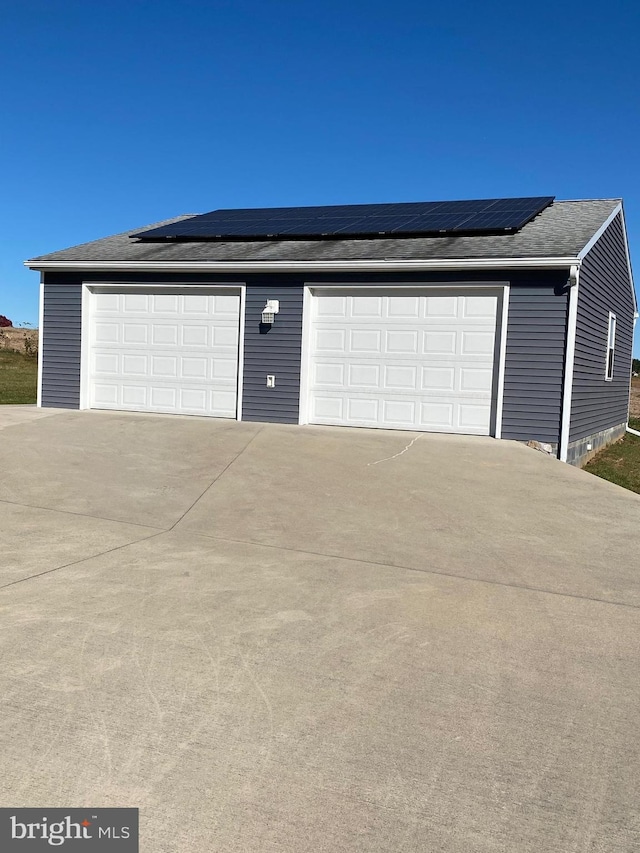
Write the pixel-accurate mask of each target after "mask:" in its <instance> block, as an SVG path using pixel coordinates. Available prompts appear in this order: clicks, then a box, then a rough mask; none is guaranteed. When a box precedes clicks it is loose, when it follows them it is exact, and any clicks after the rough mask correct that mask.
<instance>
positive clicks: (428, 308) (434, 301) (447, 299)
mask: <svg viewBox="0 0 640 853" xmlns="http://www.w3.org/2000/svg"><path fill="white" fill-rule="evenodd" d="M458 298H459V297H456V296H426V297H425V298H424V310H423V311H422V312H421V316H423V317H428V318H442V319H448V318H451V317H457V316H458Z"/></svg>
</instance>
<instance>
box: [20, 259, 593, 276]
mask: <svg viewBox="0 0 640 853" xmlns="http://www.w3.org/2000/svg"><path fill="white" fill-rule="evenodd" d="M577 260H578V259H577V258H576V257H575V256H566V257H547V256H545V257H539V258H535V257H526V258H450V259H437V260H433V259H427V260H425V259H422V260H396V259H393V258H388V259H383V260H337V261H133V260H131V261H38V260H30V261H25V262H24V266H26V267H29V269H34V270H44V271H46V270H69V271H71V270H82V271H83V272H91V271H100V272H109V271H111V272H115V271H118V270H126V271H128V272H143V271H148V272H174V271H176V272H182V273H187V272H221V273H225V272H227V273H228V272H233V273H246V272H314V271H318V272H331V271H338V272H349V271H358V270H359V271H364V272H375V271H379V272H396V271H397V272H405V271H408V270H417V271H424V272H426V271H428V270H442V271H448V270H478V269H562V268H564V267H570V266H571V265H572V264H575V263H576V261H577Z"/></svg>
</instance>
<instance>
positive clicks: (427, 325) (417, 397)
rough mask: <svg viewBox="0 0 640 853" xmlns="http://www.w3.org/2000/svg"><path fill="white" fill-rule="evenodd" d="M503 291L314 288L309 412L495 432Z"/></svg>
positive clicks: (315, 416)
mask: <svg viewBox="0 0 640 853" xmlns="http://www.w3.org/2000/svg"><path fill="white" fill-rule="evenodd" d="M498 296H499V291H496V290H491V291H489V290H485V289H482V290H479V289H476V290H470V289H466V290H462V289H455V290H454V289H452V290H432V291H430V292H426V291H423V290H413V291H411V290H403V291H375V290H366V291H364V290H363V291H358V292H357V293H356V292H354V291H346V290H329V289H327V290H317V291H316V292H315V294H314V297H313V298H312V300H311V305H312V333H311V339H312V343H311V361H310V371H309V372H310V389H309V399H308V406H309V420H310V421H311V422H312V423H316V424H343V425H349V426H365V427H384V428H386V429H410V430H424V431H435V432H455V433H467V434H476V435H488V434H489V430H490V421H491V408H492V389H493V384H494V383H493V374H494V351H495V340H496V316H497V306H498Z"/></svg>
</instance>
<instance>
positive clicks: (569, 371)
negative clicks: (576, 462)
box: [559, 266, 580, 462]
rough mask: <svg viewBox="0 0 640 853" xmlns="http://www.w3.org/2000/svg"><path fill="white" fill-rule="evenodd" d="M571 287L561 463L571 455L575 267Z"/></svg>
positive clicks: (561, 431)
mask: <svg viewBox="0 0 640 853" xmlns="http://www.w3.org/2000/svg"><path fill="white" fill-rule="evenodd" d="M571 279H572V283H571V287H570V288H569V311H568V318H567V337H566V344H565V359H564V387H563V389H562V419H561V422H560V453H559V458H560V461H561V462H566V461H567V457H568V454H569V433H570V431H571V396H572V394H573V363H574V360H575V352H576V328H577V324H578V294H579V287H580V269H579V267H578V266H575V267H573V268H572V270H571Z"/></svg>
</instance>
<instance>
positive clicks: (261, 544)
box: [189, 530, 640, 610]
mask: <svg viewBox="0 0 640 853" xmlns="http://www.w3.org/2000/svg"><path fill="white" fill-rule="evenodd" d="M189 532H190V533H191V534H192V535H195V536H203V537H204V538H205V539H212V540H214V541H215V540H217V541H220V542H234V543H235V544H237V545H254V546H257V547H258V548H272V549H274V550H276V551H287V552H288V553H292V554H307V555H309V556H310V557H327V558H328V559H332V560H345V561H346V562H349V563H361V564H364V565H369V566H379V567H380V568H385V569H399V570H400V571H406V572H418V573H420V574H423V575H436V576H437V577H443V578H452V579H454V580H460V581H470V582H471V583H481V584H487V585H489V586H500V587H507V588H510V589H519V590H521V591H523V592H537V593H540V594H542V595H555V596H557V597H559V598H573V599H576V600H578V601H592V602H594V603H596V604H606V605H609V606H612V607H626V608H629V609H631V610H640V604H630V603H629V602H626V601H611V600H609V599H606V598H597V597H596V596H591V595H580V594H578V593H572V592H560V591H559V590H555V589H545V588H544V587H537V586H528V585H527V584H519V583H509V582H508V581H499V580H492V579H490V578H474V577H471V576H470V575H462V574H458V573H456V572H443V571H438V570H437V569H419V568H417V567H416V566H402V565H399V564H397V563H381V562H380V561H379V560H371V559H368V558H367V557H347V556H344V555H342V554H329V553H326V552H323V551H309V550H306V549H304V548H289V547H287V546H286V545H272V544H271V543H269V542H256V541H254V540H252V539H231V538H229V537H226V536H212V535H210V534H208V533H202V532H200V531H199V530H191V531H189Z"/></svg>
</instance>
